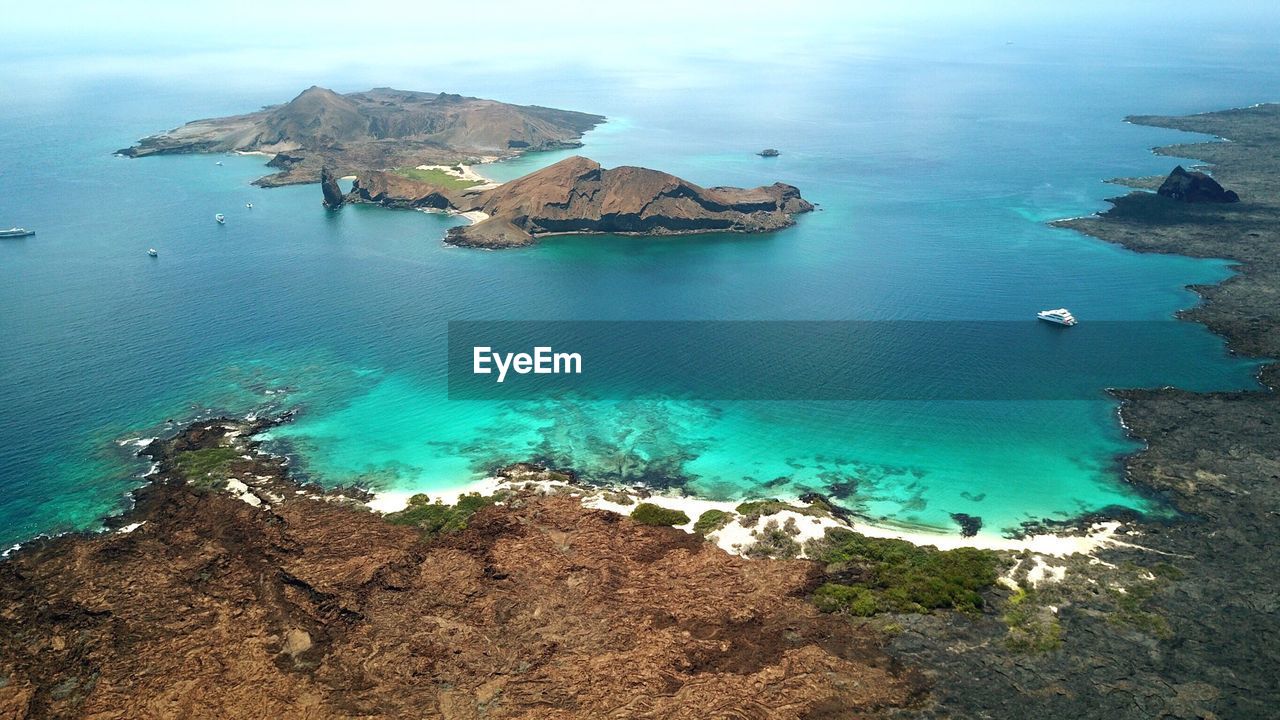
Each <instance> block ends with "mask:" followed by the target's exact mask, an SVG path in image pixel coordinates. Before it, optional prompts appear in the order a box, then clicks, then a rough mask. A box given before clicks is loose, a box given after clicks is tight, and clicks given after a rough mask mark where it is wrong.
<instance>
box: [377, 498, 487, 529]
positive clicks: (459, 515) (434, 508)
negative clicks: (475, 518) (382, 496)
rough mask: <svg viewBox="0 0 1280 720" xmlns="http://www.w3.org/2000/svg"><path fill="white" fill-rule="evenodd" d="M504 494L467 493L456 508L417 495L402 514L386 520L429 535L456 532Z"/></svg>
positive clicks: (393, 515)
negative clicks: (414, 528)
mask: <svg viewBox="0 0 1280 720" xmlns="http://www.w3.org/2000/svg"><path fill="white" fill-rule="evenodd" d="M503 497H504V496H503V494H502V493H498V494H494V495H481V494H480V493H467V494H466V495H463V496H462V497H460V498H458V503H457V504H456V505H445V504H444V503H443V502H441V501H439V500H436V501H435V502H432V501H431V498H430V497H428V496H427V495H424V494H422V493H418V494H417V495H414V496H413V497H411V498H409V506H408V507H406V508H405V509H404V510H401V511H400V512H394V513H388V514H387V515H386V520H387V522H389V523H393V524H395V525H410V526H412V527H416V528H418V529H419V530H422V531H423V533H425V534H426V535H439V534H441V533H449V532H457V531H459V530H462V529H464V528H466V527H467V522H468V521H469V520H470V519H471V516H472V515H475V514H476V513H477V512H479V511H480V510H481V509H483V508H486V507H489V506H490V505H493V504H494V503H497V502H501V501H502V500H503Z"/></svg>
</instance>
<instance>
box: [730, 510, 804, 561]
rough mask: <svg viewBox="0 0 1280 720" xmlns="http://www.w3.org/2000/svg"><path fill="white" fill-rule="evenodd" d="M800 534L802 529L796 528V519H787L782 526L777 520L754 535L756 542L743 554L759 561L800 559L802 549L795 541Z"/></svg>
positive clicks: (766, 524)
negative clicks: (765, 559) (767, 559)
mask: <svg viewBox="0 0 1280 720" xmlns="http://www.w3.org/2000/svg"><path fill="white" fill-rule="evenodd" d="M799 534H800V528H798V527H796V519H795V518H793V517H790V518H787V521H786V522H785V523H783V524H781V525H779V524H778V520H777V519H776V518H775V519H773V520H770V521H768V522H766V523H765V524H764V527H763V528H761V529H759V530H757V531H755V532H754V533H753V535H754V536H755V538H756V541H755V542H754V543H752V544H751V545H749V546H747V547H746V548H744V549H743V554H745V555H746V556H747V557H749V558H752V559H757V560H758V559H763V558H781V559H784V560H790V559H791V558H794V557H799V555H800V550H801V549H802V548H801V547H800V543H798V542H796V539H795V537H796V536H797V535H799Z"/></svg>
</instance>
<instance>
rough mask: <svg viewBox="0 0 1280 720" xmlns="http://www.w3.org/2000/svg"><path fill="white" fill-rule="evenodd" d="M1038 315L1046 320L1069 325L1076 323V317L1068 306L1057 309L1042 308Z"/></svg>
mask: <svg viewBox="0 0 1280 720" xmlns="http://www.w3.org/2000/svg"><path fill="white" fill-rule="evenodd" d="M1036 317H1038V318H1040V319H1041V320H1044V321H1045V322H1051V323H1057V324H1059V325H1066V326H1068V327H1070V326H1072V325H1075V324H1076V317H1075V316H1074V315H1072V314H1071V311H1070V310H1068V309H1066V308H1057V309H1055V310H1041V311H1040V312H1038V313H1036Z"/></svg>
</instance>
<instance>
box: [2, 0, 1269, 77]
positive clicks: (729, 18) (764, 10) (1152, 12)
mask: <svg viewBox="0 0 1280 720" xmlns="http://www.w3.org/2000/svg"><path fill="white" fill-rule="evenodd" d="M6 5H7V7H5V9H4V10H3V12H2V13H0V16H2V17H3V22H0V91H4V90H8V91H11V92H14V91H17V92H22V91H25V90H26V89H28V88H44V89H48V88H51V87H56V86H57V84H58V83H59V82H76V81H79V82H83V81H85V80H87V79H89V78H92V77H94V76H102V75H115V76H123V75H128V76H138V77H144V78H145V77H154V78H156V79H158V80H159V79H165V80H173V79H175V78H176V79H180V80H201V81H205V82H208V81H210V80H211V79H213V78H222V79H223V80H224V81H225V82H228V83H233V84H235V85H236V86H238V87H253V86H259V87H263V88H267V87H275V86H277V85H289V86H293V85H297V84H299V83H302V84H303V86H305V85H307V84H310V83H311V81H315V82H328V83H336V84H341V83H342V82H343V79H347V81H349V82H350V83H353V84H364V83H367V82H373V83H376V84H391V85H395V84H405V83H406V82H409V83H410V84H412V85H414V86H415V87H422V88H423V89H426V88H427V87H435V88H439V89H449V88H451V87H452V88H454V89H459V88H458V86H457V85H455V84H453V83H431V82H426V79H425V78H424V76H426V75H430V74H433V73H439V74H441V75H445V74H447V75H448V76H449V77H453V78H460V77H461V78H467V77H479V76H488V77H496V76H498V75H500V74H502V73H503V72H504V71H508V70H509V69H511V68H513V67H514V68H518V69H519V70H520V71H521V72H522V73H524V74H526V75H527V74H528V73H529V71H530V70H531V69H535V70H536V69H537V68H540V67H545V68H547V70H548V72H555V71H559V70H560V69H563V68H566V67H568V68H578V69H580V70H581V71H589V72H594V73H608V72H610V70H611V69H613V68H618V69H622V68H625V70H626V74H627V76H628V77H629V78H631V81H632V82H637V80H636V79H637V78H640V80H638V81H639V82H650V83H655V84H657V83H664V82H677V81H678V80H679V78H678V76H679V75H680V73H679V68H680V67H681V66H682V64H687V63H690V62H697V63H699V64H700V66H706V65H707V64H713V63H714V62H715V61H716V60H733V61H737V62H739V63H741V61H743V60H746V61H748V62H755V63H757V64H759V65H760V66H761V67H762V68H764V69H766V70H768V71H771V72H813V71H820V69H821V66H822V63H823V62H824V61H826V60H828V59H829V58H832V57H850V56H854V57H856V56H858V55H859V54H865V55H868V56H870V55H877V56H881V57H883V56H884V55H885V54H886V53H887V52H910V53H928V54H930V55H931V56H933V55H936V56H937V57H939V58H941V59H952V58H954V59H955V60H957V61H963V60H964V59H965V58H966V57H967V55H968V48H967V46H966V44H967V43H970V42H982V43H988V44H990V43H992V42H999V43H1001V44H1003V43H1004V42H1006V39H1007V41H1009V42H1016V43H1036V42H1043V41H1052V42H1055V43H1057V44H1060V45H1063V46H1064V47H1070V46H1075V47H1076V48H1077V50H1078V51H1079V52H1080V53H1082V54H1087V53H1088V48H1089V44H1090V43H1095V42H1112V43H1114V42H1117V41H1121V42H1122V41H1123V40H1122V39H1123V38H1124V37H1125V36H1126V34H1131V33H1144V34H1147V35H1151V36H1155V37H1163V36H1164V35H1168V37H1169V38H1170V45H1171V47H1170V51H1171V52H1178V43H1181V42H1186V41H1187V39H1188V38H1195V42H1196V43H1197V44H1198V45H1201V47H1200V48H1199V50H1200V51H1201V52H1208V53H1209V54H1210V55H1211V56H1212V54H1213V53H1215V52H1216V53H1219V54H1220V55H1222V56H1229V55H1231V54H1232V53H1233V52H1235V49H1236V48H1240V47H1244V46H1248V47H1249V49H1250V52H1251V53H1252V54H1254V55H1256V54H1258V46H1259V44H1262V45H1267V44H1274V43H1275V42H1276V41H1275V40H1274V38H1275V37H1277V36H1278V35H1280V32H1277V30H1280V10H1278V9H1276V8H1277V7H1280V6H1277V4H1276V3H1275V0H1244V1H1243V2H1231V3H1206V2H1202V1H1201V0H1128V1H1124V2H1117V1H1116V0H1106V1H1105V2H1104V1H1102V0H1074V1H1073V2H1069V3H1039V2H1024V1H1022V0H1018V1H1013V0H1008V1H1006V0H985V1H982V2H967V1H963V0H962V1H960V2H956V1H954V0H946V1H941V0H932V1H923V2H911V1H909V0H902V1H898V2H894V1H892V0H890V1H884V0H880V1H878V2H777V1H776V0H774V1H772V2H692V1H690V0H653V1H647V2H623V3H609V2H606V1H605V0H595V1H593V2H579V1H577V0H541V1H540V2H536V3H533V2H512V1H510V0H488V1H486V0H474V1H473V2H450V3H443V2H438V1H437V2H431V1H430V0H415V1H414V2H395V1H394V0H391V1H389V2H383V3H378V4H376V5H372V6H361V5H360V4H358V3H352V2H350V0H343V1H342V2H328V1H326V0H284V1H283V2H277V1H273V0H223V1H221V2H216V3H188V2H181V1H178V0H175V1H171V2H164V3H158V2H144V1H141V0H118V1H116V2H101V0H92V1H86V0H44V1H40V2H36V1H23V0H10V1H9V2H7V3H6ZM362 7H368V8H369V10H368V11H367V12H365V11H362ZM1117 28H1123V29H1120V30H1118V29H1117ZM1148 46H1149V43H1148ZM1276 58H1277V62H1280V52H1278V53H1277V54H1276ZM1141 61H1149V62H1159V58H1150V59H1149V60H1145V59H1144V60H1141ZM424 82H425V84H424ZM345 89H356V88H353V87H348V88H345ZM460 89H462V90H463V91H465V90H466V88H465V87H462V88H460Z"/></svg>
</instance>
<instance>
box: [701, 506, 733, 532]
mask: <svg viewBox="0 0 1280 720" xmlns="http://www.w3.org/2000/svg"><path fill="white" fill-rule="evenodd" d="M732 519H733V513H731V512H726V511H724V510H708V511H706V512H704V513H702V514H701V515H699V516H698V522H696V523H694V524H693V531H694V532H696V533H698V534H699V535H710V534H711V533H713V532H715V531H717V530H719V529H721V528H723V527H724V526H725V525H728V524H729V521H730V520H732Z"/></svg>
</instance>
